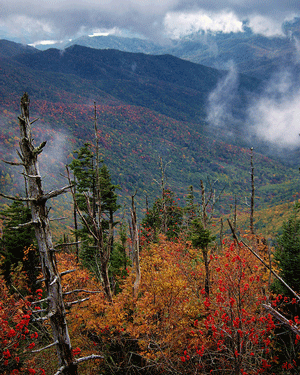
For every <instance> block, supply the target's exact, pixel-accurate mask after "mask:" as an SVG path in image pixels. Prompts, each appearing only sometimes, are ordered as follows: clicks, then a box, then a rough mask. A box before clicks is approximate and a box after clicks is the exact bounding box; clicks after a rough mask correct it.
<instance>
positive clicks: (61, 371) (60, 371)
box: [54, 354, 104, 375]
mask: <svg viewBox="0 0 300 375" xmlns="http://www.w3.org/2000/svg"><path fill="white" fill-rule="evenodd" d="M90 359H104V357H103V356H102V355H97V354H91V355H89V356H87V357H81V358H77V359H75V361H74V363H76V364H78V363H81V362H85V361H89V360H90ZM65 369H66V366H61V367H60V368H59V369H58V370H57V371H56V373H55V374H54V375H60V374H62V373H63V371H64V370H65Z"/></svg>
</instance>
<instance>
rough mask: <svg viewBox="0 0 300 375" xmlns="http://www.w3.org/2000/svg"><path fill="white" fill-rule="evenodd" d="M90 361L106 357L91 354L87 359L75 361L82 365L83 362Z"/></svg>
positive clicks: (82, 358)
mask: <svg viewBox="0 0 300 375" xmlns="http://www.w3.org/2000/svg"><path fill="white" fill-rule="evenodd" d="M90 359H104V357H103V356H102V355H98V354H91V355H89V356H87V357H81V358H77V359H76V360H75V362H76V363H81V362H85V361H89V360H90Z"/></svg>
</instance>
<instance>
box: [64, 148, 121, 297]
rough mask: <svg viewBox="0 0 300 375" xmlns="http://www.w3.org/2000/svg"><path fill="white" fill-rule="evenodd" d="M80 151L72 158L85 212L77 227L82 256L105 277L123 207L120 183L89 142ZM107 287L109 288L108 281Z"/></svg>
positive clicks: (92, 268)
mask: <svg viewBox="0 0 300 375" xmlns="http://www.w3.org/2000/svg"><path fill="white" fill-rule="evenodd" d="M76 154H77V158H76V159H74V160H73V161H72V163H71V164H70V168H71V170H72V171H73V174H74V177H75V181H76V194H75V199H76V202H77V206H78V209H79V210H80V211H81V213H82V215H83V217H82V224H83V225H82V228H81V229H79V230H78V231H77V234H78V236H79V237H80V238H81V239H82V240H83V246H82V248H81V252H80V258H81V260H82V262H83V264H84V265H85V266H87V267H88V268H89V269H90V270H91V271H93V272H94V273H95V274H96V275H97V276H98V277H99V278H100V279H102V280H103V279H105V278H106V277H107V276H106V274H107V272H108V266H105V265H104V263H106V262H109V261H110V260H109V259H107V257H108V258H110V257H111V254H112V253H113V236H112V233H111V232H112V231H113V229H114V227H115V226H116V224H117V223H116V222H115V221H114V214H115V212H116V211H117V210H118V209H119V207H120V206H119V205H118V204H117V194H116V189H118V188H119V186H118V185H114V184H113V183H112V182H111V176H110V173H109V170H108V168H107V166H106V165H105V164H104V163H103V161H101V165H98V164H99V163H98V162H97V160H96V159H97V157H96V156H95V155H94V153H93V151H92V149H91V146H90V144H89V143H86V144H84V146H83V147H82V148H81V149H80V150H79V151H77V152H76ZM97 166H98V167H99V168H98V170H97ZM92 233H93V235H92ZM104 247H105V249H104ZM104 253H105V254H104ZM104 268H105V269H104ZM106 287H107V288H109V286H108V284H107V282H106ZM108 294H109V295H110V292H109V291H108ZM109 298H110V297H109Z"/></svg>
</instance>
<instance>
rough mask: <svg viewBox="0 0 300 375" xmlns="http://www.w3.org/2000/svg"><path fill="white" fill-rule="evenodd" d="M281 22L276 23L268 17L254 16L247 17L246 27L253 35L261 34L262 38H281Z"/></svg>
mask: <svg viewBox="0 0 300 375" xmlns="http://www.w3.org/2000/svg"><path fill="white" fill-rule="evenodd" d="M281 24H282V22H280V21H276V20H274V19H271V18H269V17H265V16H261V15H254V16H250V17H249V23H248V26H249V27H250V28H251V29H252V31H253V32H254V33H255V34H262V35H264V36H267V37H270V36H283V35H284V34H283V31H282V28H281Z"/></svg>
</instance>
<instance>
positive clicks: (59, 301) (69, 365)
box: [0, 93, 102, 375]
mask: <svg viewBox="0 0 300 375" xmlns="http://www.w3.org/2000/svg"><path fill="white" fill-rule="evenodd" d="M29 103H30V102H29V97H28V94H27V93H25V94H24V95H23V96H22V98H21V115H20V116H19V117H18V119H19V125H20V138H21V140H20V152H19V151H17V152H18V155H19V157H20V159H21V162H19V163H11V162H7V163H8V164H14V165H21V166H23V167H24V169H25V172H24V173H25V176H26V179H27V181H28V184H27V190H28V196H27V197H26V198H21V197H14V196H8V195H5V194H2V193H0V195H1V196H3V197H5V198H8V199H12V200H19V201H25V202H29V204H30V209H31V216H32V220H31V221H30V222H29V223H27V224H23V226H24V225H28V226H29V225H33V226H34V228H35V236H36V239H37V244H38V249H39V255H40V261H41V269H42V273H43V277H44V278H43V281H44V282H45V286H46V290H47V298H46V302H47V309H46V311H45V312H46V315H45V316H41V317H38V318H36V319H35V320H36V321H45V320H49V321H50V324H51V328H52V334H53V339H54V342H53V343H52V344H50V345H48V346H47V347H45V348H42V349H40V350H43V349H47V348H49V347H52V346H56V351H57V357H58V363H59V369H58V371H57V372H56V375H58V374H65V375H77V374H78V371H77V367H78V363H79V362H82V361H85V360H88V359H90V358H96V357H97V358H99V357H98V356H93V355H92V356H89V357H84V358H79V359H74V357H73V354H72V346H71V341H70V337H69V332H68V326H67V321H66V311H65V305H64V301H63V292H62V287H61V276H63V274H65V273H68V272H70V271H65V272H64V273H62V274H60V273H59V272H58V268H57V264H56V257H55V248H54V246H53V243H52V235H51V230H50V224H49V218H48V209H47V207H46V202H47V201H48V199H50V198H53V197H56V196H58V195H60V194H63V193H65V192H66V191H67V190H68V189H69V188H70V186H65V187H63V188H61V189H59V190H53V191H51V192H49V193H44V191H43V188H42V178H41V175H40V172H39V167H38V155H39V154H40V153H41V152H42V151H43V148H44V146H45V145H46V142H42V143H41V144H40V145H39V146H37V147H34V145H33V138H32V134H31V125H32V123H33V122H35V121H36V120H34V121H32V122H30V119H29ZM76 302H80V301H76ZM40 350H39V351H40ZM101 358H102V357H101Z"/></svg>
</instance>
